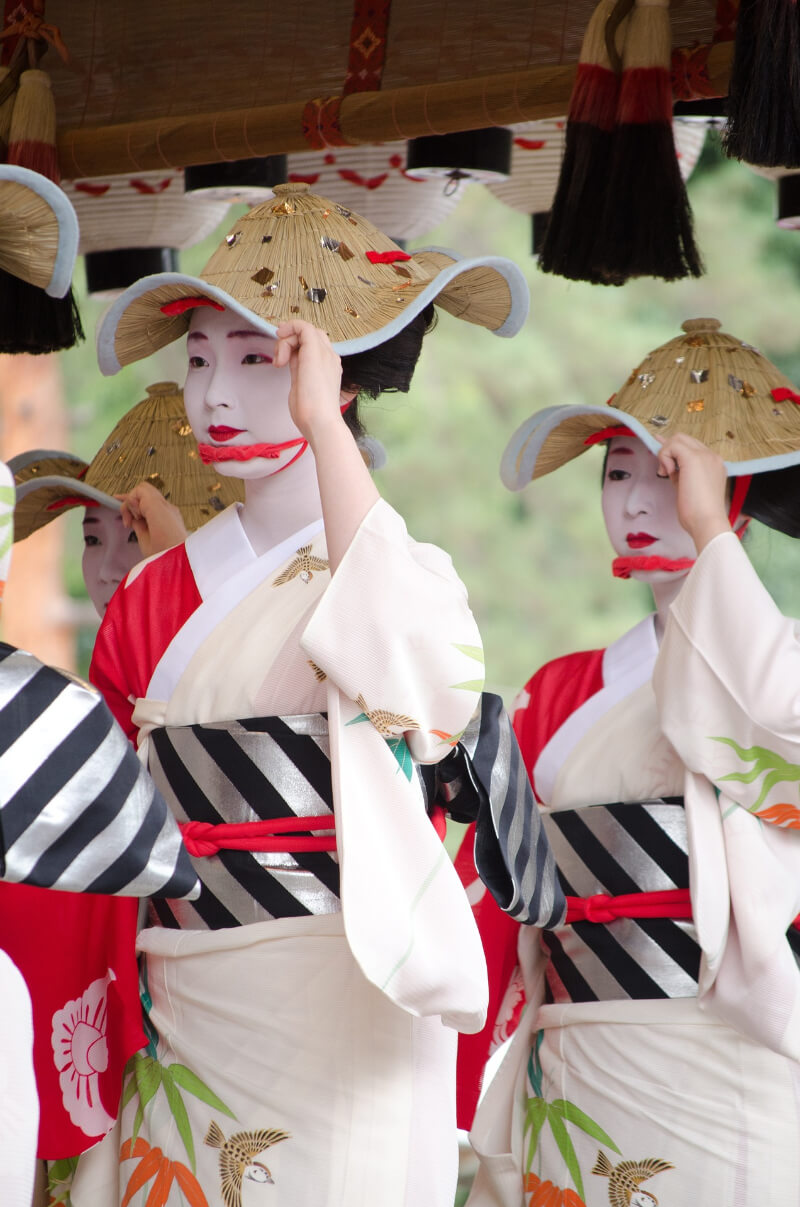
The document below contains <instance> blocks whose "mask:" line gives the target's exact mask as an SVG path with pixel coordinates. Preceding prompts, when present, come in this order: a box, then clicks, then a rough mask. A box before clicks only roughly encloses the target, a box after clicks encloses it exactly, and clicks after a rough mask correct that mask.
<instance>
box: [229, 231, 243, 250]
mask: <svg viewBox="0 0 800 1207" xmlns="http://www.w3.org/2000/svg"><path fill="white" fill-rule="evenodd" d="M241 237H242V232H241V231H234V232H233V234H232V235H226V236H225V242H226V243H227V244H228V247H235V246H236V244H237V243H238V242H239V240H240V239H241Z"/></svg>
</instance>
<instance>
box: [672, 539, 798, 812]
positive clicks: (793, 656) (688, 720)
mask: <svg viewBox="0 0 800 1207" xmlns="http://www.w3.org/2000/svg"><path fill="white" fill-rule="evenodd" d="M653 684H654V688H655V691H656V698H657V701H658V705H659V711H660V715H661V724H662V729H663V731H664V733H665V734H666V736H667V737H668V738H669V740H670V742H671V743H672V744H673V746H674V747H675V749H676V750H677V751H678V754H679V755H680V756H681V759H682V760H683V762H684V763H685V765H686V766H687V768H688V769H689V770H690V771H692V772H695V773H698V774H702V775H704V776H706V777H707V778H708V779H709V780H711V781H712V783H714V785H715V786H716V787H717V789H718V790H720V791H722V792H723V793H724V795H725V796H726V797H728V798H729V799H730V800H732V801H735V802H736V803H737V804H738V805H740V806H742V807H743V808H744V809H746V810H747V811H748V812H750V813H754V814H756V815H757V816H758V817H759V818H760V819H761V820H762V821H766V822H771V823H773V824H774V825H777V826H781V827H788V828H790V829H800V632H799V631H798V625H797V623H796V622H795V621H793V620H791V619H788V618H787V617H785V616H783V615H782V614H781V612H780V611H779V609H778V608H777V607H776V605H775V603H774V602H773V600H772V599H771V597H770V595H769V593H768V592H767V591H766V589H765V588H764V587H763V585H762V584H761V582H760V581H759V579H758V576H757V575H756V573H755V570H754V569H753V567H752V566H751V564H750V561H749V559H748V558H747V555H746V554H745V552H744V550H743V549H742V547H741V545H740V543H739V541H738V540H737V538H736V537H735V536H734V535H733V533H730V534H728V533H726V534H724V535H721V536H718V537H716V538H715V540H713V541H712V542H711V543H710V544H709V545H708V546H707V547H706V549H704V550H703V552H702V554H701V556H700V558H699V559H698V561H697V563H696V565H695V567H694V568H693V570H692V572H691V574H690V575H689V576H688V578H687V581H686V583H685V585H684V587H683V589H682V590H681V593H680V595H679V596H678V598H677V600H676V601H675V603H674V604H673V606H672V609H671V613H670V617H669V620H668V623H667V627H666V632H665V635H664V640H663V642H662V646H661V650H660V653H659V657H658V661H657V663H656V668H655V673H654V678H653Z"/></svg>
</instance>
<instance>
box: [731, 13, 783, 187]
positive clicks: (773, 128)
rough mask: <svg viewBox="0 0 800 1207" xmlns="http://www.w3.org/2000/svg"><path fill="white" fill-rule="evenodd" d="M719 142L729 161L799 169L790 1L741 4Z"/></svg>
mask: <svg viewBox="0 0 800 1207" xmlns="http://www.w3.org/2000/svg"><path fill="white" fill-rule="evenodd" d="M722 142H723V146H724V148H725V153H726V155H729V156H730V157H731V159H743V160H745V161H746V162H747V163H754V164H760V165H762V166H764V167H787V168H800V15H798V7H797V3H796V0H741V3H740V5H739V16H738V20H737V25H736V42H735V46H734V55H733V66H732V68H731V79H730V84H729V86H728V124H727V126H726V128H725V131H724V133H723V136H722Z"/></svg>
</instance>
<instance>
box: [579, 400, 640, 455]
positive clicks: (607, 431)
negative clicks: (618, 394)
mask: <svg viewBox="0 0 800 1207" xmlns="http://www.w3.org/2000/svg"><path fill="white" fill-rule="evenodd" d="M612 397H613V396H612ZM615 436H633V437H634V439H636V433H635V432H632V431H631V429H630V428H628V427H624V426H623V425H622V424H621V423H619V424H617V426H616V427H604V428H603V430H602V431H601V432H593V433H592V435H591V436H587V437H586V439H585V440H584V442H583V443H584V444H585V445H586V447H587V448H588V447H589V446H590V445H592V444H602V443H603V441H604V440H613V438H614V437H615Z"/></svg>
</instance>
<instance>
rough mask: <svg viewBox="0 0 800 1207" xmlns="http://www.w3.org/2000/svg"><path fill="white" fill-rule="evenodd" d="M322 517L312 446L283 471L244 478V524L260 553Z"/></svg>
mask: <svg viewBox="0 0 800 1207" xmlns="http://www.w3.org/2000/svg"><path fill="white" fill-rule="evenodd" d="M321 518H322V500H321V498H320V493H319V483H318V482H317V465H316V461H315V460H314V454H313V453H312V451H311V449H310V448H307V449H306V450H305V452H304V453H303V455H302V456H301V457H298V459H297V460H296V461H295V462H294V464H293V465H290V466H288V467H287V468H286V469H285V470H283V471H282V472H280V473H273V474H266V475H265V476H264V477H263V478H247V479H245V501H244V505H243V507H242V511H241V520H242V526H243V528H244V531H245V534H246V536H247V539H248V541H249V542H250V544H251V545H252V547H253V549H254V551H255V553H256V554H257V555H258V556H260V555H261V554H262V553H266V552H267V550H268V549H272V548H273V547H274V546H275V545H277V544H279V543H280V542H281V541H284V540H286V538H287V537H290V536H291V535H292V533H293V532H299V531H300V529H301V528H305V527H306V526H307V525H308V524H312V523H313V522H314V521H315V520H319V519H321Z"/></svg>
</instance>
